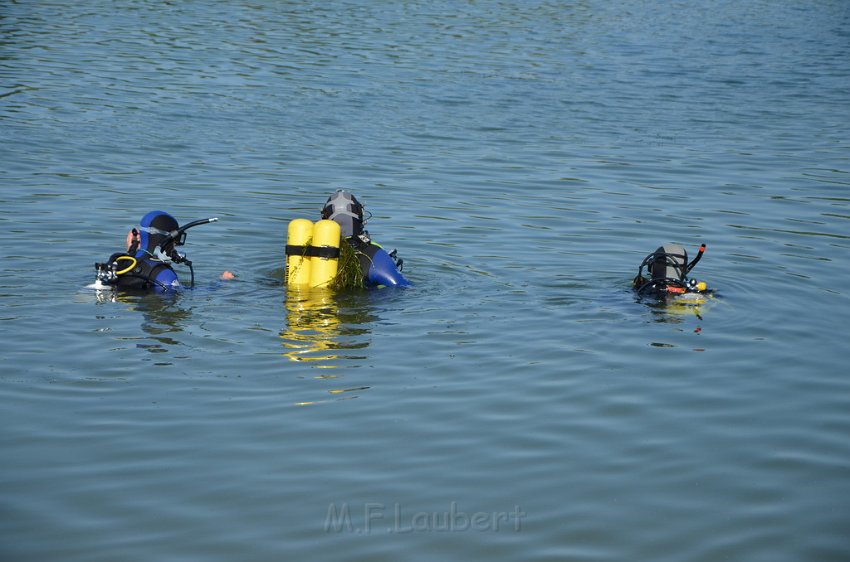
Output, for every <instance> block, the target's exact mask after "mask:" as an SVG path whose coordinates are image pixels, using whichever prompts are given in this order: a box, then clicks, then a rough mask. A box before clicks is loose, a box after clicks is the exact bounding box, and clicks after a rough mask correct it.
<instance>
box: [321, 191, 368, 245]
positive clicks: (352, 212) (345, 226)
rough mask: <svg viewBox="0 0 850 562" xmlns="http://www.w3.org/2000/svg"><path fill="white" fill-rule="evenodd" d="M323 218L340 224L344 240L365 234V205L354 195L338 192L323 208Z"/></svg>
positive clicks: (329, 198)
mask: <svg viewBox="0 0 850 562" xmlns="http://www.w3.org/2000/svg"><path fill="white" fill-rule="evenodd" d="M322 218H323V219H328V220H332V221H335V222H337V223H339V226H340V230H341V231H342V236H343V238H348V237H349V236H359V235H360V234H363V224H364V223H365V221H364V220H363V205H361V204H360V202H359V201H358V200H357V198H356V197H354V195H353V194H352V193H349V192H347V191H345V190H343V189H338V190H336V191H335V192H334V193H333V194H332V195H331V196H330V197H328V200H327V201H326V202H325V206H324V207H322Z"/></svg>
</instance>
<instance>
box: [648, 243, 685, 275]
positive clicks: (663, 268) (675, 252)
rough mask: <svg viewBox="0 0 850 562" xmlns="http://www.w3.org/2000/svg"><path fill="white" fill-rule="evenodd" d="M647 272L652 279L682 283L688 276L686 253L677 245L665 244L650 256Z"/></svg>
mask: <svg viewBox="0 0 850 562" xmlns="http://www.w3.org/2000/svg"><path fill="white" fill-rule="evenodd" d="M652 255H653V256H654V257H653V258H652V261H651V263H649V272H650V274H651V275H652V278H653V279H676V280H679V281H682V280H683V279H684V278H685V276H686V275H687V274H688V252H687V251H685V249H684V248H683V247H681V246H679V245H678V244H666V245H664V246H661V247H660V248H658V249H657V250H655V253H654V254H652Z"/></svg>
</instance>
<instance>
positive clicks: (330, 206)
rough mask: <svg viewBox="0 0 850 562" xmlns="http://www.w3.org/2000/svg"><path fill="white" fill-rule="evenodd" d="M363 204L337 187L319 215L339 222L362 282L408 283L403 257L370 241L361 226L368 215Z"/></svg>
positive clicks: (396, 285) (381, 284)
mask: <svg viewBox="0 0 850 562" xmlns="http://www.w3.org/2000/svg"><path fill="white" fill-rule="evenodd" d="M363 213H364V208H363V205H362V204H360V202H359V201H358V200H357V198H356V197H354V195H353V194H352V193H349V192H347V191H345V190H343V189H338V190H337V191H335V192H334V193H333V194H331V196H330V197H328V200H327V201H326V202H325V205H324V207H322V218H323V219H326V220H332V221H335V222H336V223H338V224H339V226H340V230H341V233H342V238H343V239H344V240H345V241H346V242H348V245H349V246H351V248H352V249H353V250H354V253H355V255H356V256H357V259H358V261H359V262H360V272H361V274H362V275H363V283H364V285H366V286H367V287H377V286H387V287H401V286H407V285H410V284H411V283H410V281H408V280H407V279H405V277H404V275H402V274H401V270H402V267H403V263H404V262H403V260H402V259H401V258H399V257H398V256H397V255H396V251H395V250H393V251H392V252H389V253H388V252H387V251H386V250H384V249H383V248H382V247H381V246H379V245H378V244H376V243H375V242H373V241H372V239H371V238H370V237H369V232H368V231H367V230H364V229H363V225H365V224H366V221H367V220H368V219H364V216H363Z"/></svg>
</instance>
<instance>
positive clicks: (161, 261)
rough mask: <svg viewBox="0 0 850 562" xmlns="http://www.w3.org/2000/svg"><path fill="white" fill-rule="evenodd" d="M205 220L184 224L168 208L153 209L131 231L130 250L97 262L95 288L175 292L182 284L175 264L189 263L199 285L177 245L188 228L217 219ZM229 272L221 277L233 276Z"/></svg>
mask: <svg viewBox="0 0 850 562" xmlns="http://www.w3.org/2000/svg"><path fill="white" fill-rule="evenodd" d="M217 220H218V219H217V218H209V219H201V220H198V221H194V222H190V223H189V224H187V225H185V226H183V227H180V226H179V225H178V223H177V220H176V219H175V218H174V217H172V216H171V215H169V214H168V213H166V212H164V211H151V212H149V213H148V214H146V215H145V216H144V217H142V220H141V221H140V223H139V227H138V228H133V229H132V230H130V232H128V233H127V251H126V252H116V253H114V254H112V255H111V256H110V257H109V259H108V260H107V261H106V263H96V264H95V268H96V269H97V281H96V283H95V288H107V287H115V288H117V289H119V290H125V291H148V290H153V291H154V292H157V293H166V292H172V291H176V290H178V289H180V288H181V287H182V285H181V284H180V280H179V279H178V278H177V273H176V272H175V271H174V268H173V267H172V264H185V265H186V266H187V267H188V268H189V271H190V273H191V284H190V287H191V286H194V285H195V271H194V269H192V262H191V261H189V260H188V259H186V255H185V254H181V253H179V252H177V246H182V245H183V244H185V243H186V231H187V230H188V229H189V228H192V227H193V226H198V225H201V224H208V223H211V222H215V221H217ZM233 277H234V276H233V274H232V273H230V272H229V271H225V272H224V273H223V274H222V275H221V279H232V278H233Z"/></svg>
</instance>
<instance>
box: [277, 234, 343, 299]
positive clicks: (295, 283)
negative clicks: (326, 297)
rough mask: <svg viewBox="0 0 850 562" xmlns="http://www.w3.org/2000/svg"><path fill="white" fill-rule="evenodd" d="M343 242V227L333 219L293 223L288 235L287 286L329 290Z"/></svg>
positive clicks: (337, 266) (337, 267)
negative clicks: (341, 228)
mask: <svg viewBox="0 0 850 562" xmlns="http://www.w3.org/2000/svg"><path fill="white" fill-rule="evenodd" d="M340 241H341V232H340V226H339V224H338V223H336V222H334V221H332V220H320V221H318V222H316V223H313V222H312V221H310V220H308V219H294V220H293V221H291V222H290V223H289V228H287V233H286V284H287V285H288V286H290V287H327V286H328V284H329V283H330V282H331V281H332V280H333V279H334V277H336V274H337V271H338V269H339V245H340Z"/></svg>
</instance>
